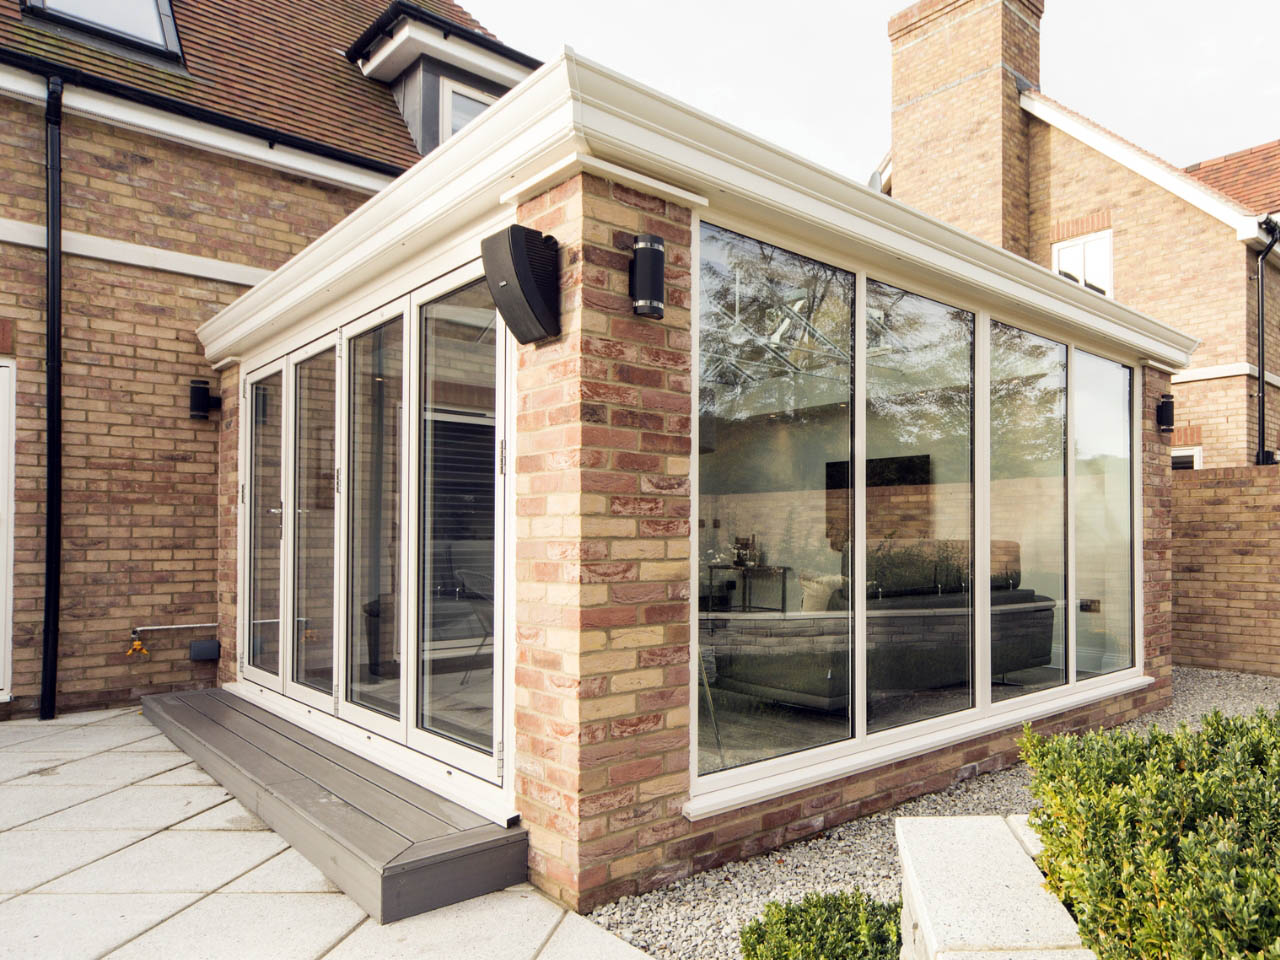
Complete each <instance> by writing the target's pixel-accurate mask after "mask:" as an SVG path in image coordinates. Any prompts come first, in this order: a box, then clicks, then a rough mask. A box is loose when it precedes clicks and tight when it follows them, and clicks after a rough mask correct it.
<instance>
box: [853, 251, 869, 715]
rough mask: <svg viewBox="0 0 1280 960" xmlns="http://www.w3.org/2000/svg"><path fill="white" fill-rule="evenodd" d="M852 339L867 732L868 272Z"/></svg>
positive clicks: (858, 644) (857, 586) (859, 679)
mask: <svg viewBox="0 0 1280 960" xmlns="http://www.w3.org/2000/svg"><path fill="white" fill-rule="evenodd" d="M854 283H855V287H854V289H855V293H854V331H853V336H854V341H853V482H852V483H851V484H850V486H852V487H853V551H852V553H853V565H852V566H853V569H852V570H851V571H850V574H851V576H852V578H853V580H852V583H851V584H850V589H851V590H852V591H853V664H852V666H853V672H852V676H853V690H852V691H851V692H852V694H853V705H854V709H853V730H852V731H851V735H852V736H853V737H854V738H859V737H861V738H865V737H866V735H867V276H866V274H865V273H859V274H857V277H856V279H855V281H854Z"/></svg>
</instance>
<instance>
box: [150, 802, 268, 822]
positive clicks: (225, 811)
mask: <svg viewBox="0 0 1280 960" xmlns="http://www.w3.org/2000/svg"><path fill="white" fill-rule="evenodd" d="M172 829H174V830H270V829H271V828H270V827H268V826H267V825H266V824H265V823H263V822H262V821H261V820H259V819H258V818H257V816H255V815H254V814H253V813H252V812H251V811H250V810H249V808H248V807H246V806H245V805H244V804H243V803H241V802H240V801H239V800H237V799H236V798H235V797H232V798H231V799H230V800H228V801H227V802H226V803H220V804H218V805H217V806H216V807H213V808H211V809H209V810H206V811H205V812H204V813H201V814H197V815H196V816H194V817H192V818H191V819H190V820H183V821H182V822H181V823H175V824H174V825H173V827H172Z"/></svg>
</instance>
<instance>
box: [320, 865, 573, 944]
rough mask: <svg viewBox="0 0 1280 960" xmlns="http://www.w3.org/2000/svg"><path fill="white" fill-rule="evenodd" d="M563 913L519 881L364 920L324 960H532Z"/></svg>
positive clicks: (559, 907) (561, 909) (558, 907)
mask: <svg viewBox="0 0 1280 960" xmlns="http://www.w3.org/2000/svg"><path fill="white" fill-rule="evenodd" d="M564 913H565V911H564V908H563V907H561V906H559V905H558V904H555V903H552V902H551V901H550V900H548V899H547V898H546V897H544V896H543V895H542V894H540V893H538V892H536V891H535V890H534V889H533V888H532V887H530V886H529V885H528V884H520V885H519V886H516V887H510V888H508V889H506V890H499V891H498V892H497V893H490V894H486V895H485V896H483V897H476V898H475V899H473V900H464V901H463V902H461V903H455V904H451V905H450V906H447V907H440V908H439V909H436V910H432V911H431V912H430V913H423V914H419V915H418V916H416V917H409V918H407V919H405V920H398V921H396V922H395V923H388V924H386V925H384V926H378V924H376V923H374V922H373V921H372V920H370V921H367V922H365V923H363V924H361V925H360V927H359V929H357V930H356V931H355V933H353V934H351V936H349V937H347V938H346V939H345V940H343V941H342V942H341V943H340V944H338V946H337V947H336V948H335V949H334V950H333V952H332V953H329V954H326V955H325V960H367V958H369V957H377V958H378V960H457V958H459V957H465V958H467V960H532V958H533V957H534V956H536V955H537V951H538V948H539V947H540V946H541V945H542V944H543V943H544V942H545V941H546V939H547V937H548V936H549V935H550V934H551V932H552V930H553V929H555V926H556V924H557V923H559V922H560V918H561V917H562V916H564Z"/></svg>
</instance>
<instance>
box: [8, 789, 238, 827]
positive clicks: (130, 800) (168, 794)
mask: <svg viewBox="0 0 1280 960" xmlns="http://www.w3.org/2000/svg"><path fill="white" fill-rule="evenodd" d="M38 789H41V788H40V787H34V786H32V787H11V786H8V785H7V784H6V785H3V786H0V791H4V790H38ZM44 789H53V788H52V787H50V788H44ZM62 789H64V790H87V789H90V788H88V787H63V788H62ZM106 790H111V792H110V793H105V795H103V796H99V797H97V798H96V799H93V800H88V801H87V802H85V803H81V804H79V805H78V806H75V807H71V808H69V809H67V810H63V811H61V812H60V813H54V814H52V815H50V816H47V817H43V818H42V819H40V820H32V821H30V822H28V823H25V824H24V825H23V826H22V827H21V829H23V830H102V829H108V830H110V829H115V830H163V829H164V828H165V827H169V826H172V825H173V824H175V823H177V822H179V821H180V820H186V819H188V818H189V817H193V816H195V815H196V814H197V813H202V812H203V811H205V810H208V809H209V808H210V807H214V806H217V805H218V804H220V803H223V802H224V801H226V800H227V799H228V798H229V797H230V796H231V794H229V793H227V791H225V790H223V789H222V788H221V787H144V786H142V785H141V784H138V785H135V786H129V787H121V788H119V789H114V790H112V789H111V787H110V786H108V787H104V788H101V789H100V792H103V791H106Z"/></svg>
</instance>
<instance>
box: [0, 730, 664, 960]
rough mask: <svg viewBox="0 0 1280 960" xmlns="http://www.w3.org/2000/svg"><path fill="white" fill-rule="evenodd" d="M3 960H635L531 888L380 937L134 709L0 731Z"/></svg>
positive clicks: (413, 921)
mask: <svg viewBox="0 0 1280 960" xmlns="http://www.w3.org/2000/svg"><path fill="white" fill-rule="evenodd" d="M0 930H4V932H5V935H4V937H2V938H0V958H8V957H15V958H16V957H23V958H26V957H31V956H35V955H43V956H54V957H58V958H60V960H79V958H85V960H88V958H97V957H111V958H121V960H123V958H129V960H145V958H164V960H171V958H173V957H182V958H184V960H204V958H207V960H222V958H227V960H246V958H255V957H263V958H268V957H269V958H273V960H275V958H279V960H293V958H297V960H319V958H322V957H323V958H331V960H342V958H356V957H366V956H378V957H382V958H385V960H397V958H405V960H408V958H422V960H435V958H439V960H446V958H447V960H455V958H456V957H458V956H459V955H464V954H465V955H466V956H467V957H468V960H535V958H536V960H569V958H578V957H588V956H589V957H593V958H600V960H644V958H645V956H646V955H645V954H644V953H641V952H640V951H639V950H637V949H635V948H634V947H632V946H630V945H628V944H627V943H625V942H623V941H622V940H620V939H618V938H617V937H615V936H613V934H611V933H608V932H606V931H605V930H603V929H602V928H600V927H598V926H596V925H595V924H594V923H592V922H591V921H589V920H586V919H584V918H583V917H580V916H578V915H576V914H574V913H570V912H567V911H565V910H564V909H563V908H562V907H560V906H559V905H558V904H556V903H553V902H552V901H551V900H549V899H547V898H546V897H544V896H543V895H542V894H541V893H539V892H538V891H537V890H535V889H534V888H533V887H532V886H530V885H529V884H520V885H518V886H515V887H511V888H509V889H507V890H502V891H499V892H497V893H492V894H489V895H487V896H484V897H477V898H475V899H474V900H467V901H464V902H462V903H458V904H454V905H453V906H450V907H444V908H441V909H439V910H435V911H432V912H430V913H426V914H422V915H421V916H417V917H411V918H409V919H407V920H401V921H399V922H398V923H393V924H387V925H385V926H379V925H378V924H377V923H374V922H373V921H372V920H370V919H369V918H368V916H366V915H365V913H364V911H363V910H361V909H360V908H359V907H358V906H357V905H356V904H355V903H354V902H353V901H352V900H351V899H349V898H348V897H347V896H346V895H345V894H343V893H342V892H341V891H339V890H338V889H337V888H336V887H334V886H333V884H331V883H330V882H329V881H328V880H327V879H326V878H325V877H324V875H323V874H322V873H320V871H319V870H317V869H316V868H315V867H313V866H312V865H311V864H310V863H309V862H308V861H307V860H305V859H304V858H303V857H302V856H301V855H300V854H299V853H298V852H297V851H295V850H294V849H292V848H291V847H290V846H289V845H288V844H286V843H285V842H284V841H283V840H282V839H280V838H279V837H278V836H276V834H274V833H273V832H272V831H271V830H270V829H268V828H267V826H266V824H264V823H263V822H262V821H261V820H259V819H258V818H257V817H256V816H254V815H253V813H251V812H250V811H249V810H248V809H247V808H245V807H244V806H243V805H242V804H241V803H240V802H239V801H238V800H236V799H235V798H233V797H232V796H231V795H230V794H228V793H227V792H226V791H225V790H223V789H222V788H221V787H220V786H218V784H217V783H215V782H214V781H213V779H212V778H210V777H209V776H208V774H206V773H205V772H204V771H203V770H201V769H200V768H199V767H198V766H196V764H194V763H193V762H192V761H191V759H190V758H189V757H188V756H187V755H186V754H185V753H183V752H182V751H181V750H178V749H177V748H176V747H174V746H173V744H171V743H170V742H169V741H168V740H167V739H166V738H165V737H163V736H159V735H157V733H156V729H155V727H153V726H152V725H151V723H150V722H149V721H147V720H146V719H145V718H143V716H142V715H141V713H140V712H139V710H138V709H137V708H136V707H130V708H124V709H119V710H100V711H94V712H92V713H79V714H74V713H73V714H67V715H65V716H63V717H59V718H58V719H56V720H51V721H47V722H41V721H38V720H10V721H8V722H5V723H0Z"/></svg>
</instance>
